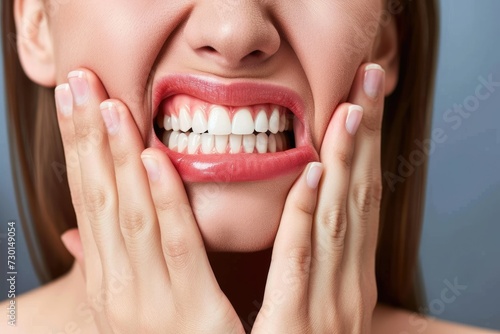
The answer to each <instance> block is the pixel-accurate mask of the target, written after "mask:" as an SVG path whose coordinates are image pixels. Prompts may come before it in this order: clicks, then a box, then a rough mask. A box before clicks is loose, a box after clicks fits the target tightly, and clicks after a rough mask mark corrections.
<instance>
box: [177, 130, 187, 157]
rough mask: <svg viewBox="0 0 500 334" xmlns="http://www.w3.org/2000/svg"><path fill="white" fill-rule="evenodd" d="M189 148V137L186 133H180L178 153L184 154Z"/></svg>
mask: <svg viewBox="0 0 500 334" xmlns="http://www.w3.org/2000/svg"><path fill="white" fill-rule="evenodd" d="M187 146H188V136H187V135H186V134H185V133H182V132H181V133H179V138H178V143H177V152H179V153H183V152H184V150H185V149H186V147H187Z"/></svg>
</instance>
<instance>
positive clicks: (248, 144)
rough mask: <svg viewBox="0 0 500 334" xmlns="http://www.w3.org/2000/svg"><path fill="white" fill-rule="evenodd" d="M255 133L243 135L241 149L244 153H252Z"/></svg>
mask: <svg viewBox="0 0 500 334" xmlns="http://www.w3.org/2000/svg"><path fill="white" fill-rule="evenodd" d="M255 141H256V138H255V135H254V134H252V135H245V136H243V149H244V150H245V153H253V151H254V150H255Z"/></svg>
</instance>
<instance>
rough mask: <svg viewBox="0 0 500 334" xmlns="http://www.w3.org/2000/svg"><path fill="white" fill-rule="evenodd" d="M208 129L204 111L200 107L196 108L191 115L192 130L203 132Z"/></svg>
mask: <svg viewBox="0 0 500 334" xmlns="http://www.w3.org/2000/svg"><path fill="white" fill-rule="evenodd" d="M207 130H208V123H207V119H206V117H205V113H204V112H203V111H202V110H201V109H197V110H196V112H195V113H194V117H193V132H195V133H204V132H206V131H207Z"/></svg>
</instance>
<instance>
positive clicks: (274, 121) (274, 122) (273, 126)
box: [269, 108, 280, 134]
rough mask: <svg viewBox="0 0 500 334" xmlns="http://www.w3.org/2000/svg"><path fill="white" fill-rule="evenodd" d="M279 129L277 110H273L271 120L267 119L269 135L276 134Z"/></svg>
mask: <svg viewBox="0 0 500 334" xmlns="http://www.w3.org/2000/svg"><path fill="white" fill-rule="evenodd" d="M279 129H280V112H279V110H278V108H274V109H273V113H272V114H271V118H269V131H271V133H274V134H276V133H278V131H279Z"/></svg>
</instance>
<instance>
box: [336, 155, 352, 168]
mask: <svg viewBox="0 0 500 334" xmlns="http://www.w3.org/2000/svg"><path fill="white" fill-rule="evenodd" d="M336 156H337V159H338V161H339V162H340V164H341V166H342V167H343V168H344V169H345V170H346V171H349V170H350V169H351V166H352V155H351V154H349V153H347V152H343V151H339V152H337V153H336Z"/></svg>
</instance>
